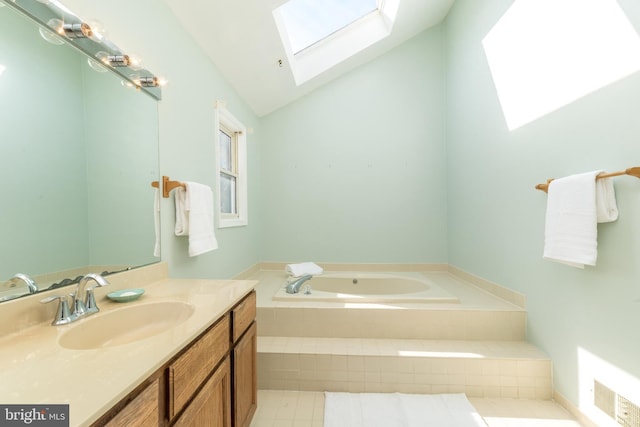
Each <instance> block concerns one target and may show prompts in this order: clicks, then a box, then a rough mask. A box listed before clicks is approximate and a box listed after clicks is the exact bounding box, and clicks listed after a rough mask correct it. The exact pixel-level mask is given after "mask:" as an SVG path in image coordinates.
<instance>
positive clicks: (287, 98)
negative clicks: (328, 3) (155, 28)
mask: <svg viewBox="0 0 640 427" xmlns="http://www.w3.org/2000/svg"><path fill="white" fill-rule="evenodd" d="M164 1H165V2H166V3H167V5H168V6H169V8H170V9H171V10H172V11H173V13H174V15H175V16H176V18H177V19H178V21H180V22H181V23H182V25H183V26H184V27H185V29H186V31H187V32H189V33H190V34H191V36H192V37H193V38H194V40H195V41H196V43H197V44H198V45H200V47H201V48H202V49H203V50H204V52H205V53H206V54H207V55H208V56H209V57H210V58H211V61H213V63H214V64H215V65H216V66H217V67H218V69H219V70H220V71H221V72H222V74H224V76H225V78H226V79H227V80H228V81H229V82H230V83H231V85H232V86H233V87H234V88H235V89H236V90H237V91H238V93H239V94H240V96H242V98H243V99H244V100H245V101H246V102H247V103H248V104H249V106H250V107H251V108H252V109H253V111H254V112H255V113H256V114H257V115H258V116H264V115H266V114H269V113H271V112H273V111H275V110H277V109H278V108H280V107H282V106H284V105H286V104H288V103H290V102H292V101H293V100H295V99H297V98H300V97H301V96H303V95H305V94H307V93H309V92H311V91H312V90H314V89H316V88H318V87H320V86H322V85H323V84H326V83H327V82H329V81H331V80H333V79H335V78H337V77H339V76H340V75H342V74H344V73H346V72H348V71H350V70H352V69H354V68H356V67H358V66H359V65H362V64H364V63H365V62H368V61H370V60H371V59H373V58H375V57H377V56H379V55H381V54H383V53H385V52H387V51H389V50H390V49H392V48H393V47H395V46H398V45H399V44H401V43H403V42H405V41H406V40H408V39H410V38H411V37H413V36H415V35H417V34H418V33H420V32H422V31H424V30H426V29H427V28H430V27H432V26H434V25H436V24H438V23H440V22H441V21H442V20H443V19H444V17H445V16H446V15H447V13H448V12H449V9H450V8H451V6H452V4H453V1H454V0H401V1H400V7H399V9H398V14H397V17H396V21H395V24H394V26H393V31H392V32H391V35H390V36H388V37H387V38H385V39H383V40H382V41H380V42H378V43H376V44H374V45H373V46H370V47H369V48H367V49H365V50H364V51H362V52H360V53H358V54H356V55H354V56H352V57H351V58H349V59H348V60H346V61H344V62H342V63H341V64H339V65H337V66H335V67H333V68H332V69H330V70H328V71H326V72H324V73H322V74H320V75H319V76H317V77H315V78H313V79H311V80H309V81H307V82H306V83H304V84H302V85H300V86H296V84H295V81H294V78H293V75H292V74H291V71H290V69H289V68H288V64H287V59H286V53H285V50H284V47H283V46H282V42H281V41H280V35H279V33H278V29H277V27H276V24H275V21H274V19H273V14H272V11H273V9H275V8H277V7H278V6H279V5H281V4H282V3H284V2H285V1H286V0H190V1H185V0H164ZM317 1H322V0H317ZM280 59H281V60H282V61H283V63H284V64H283V65H284V66H282V67H280V66H279V65H278V60H280Z"/></svg>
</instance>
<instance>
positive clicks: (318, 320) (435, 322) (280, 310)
mask: <svg viewBox="0 0 640 427" xmlns="http://www.w3.org/2000/svg"><path fill="white" fill-rule="evenodd" d="M526 317H527V313H526V311H524V310H453V309H442V310H436V309H418V308H416V309H389V308H350V309H345V308H326V307H325V308H319V307H304V308H290V307H258V310H257V318H258V335H260V336H272V337H276V336H292V337H323V338H327V337H341V338H386V339H398V338H399V339H424V340H496V341H497V340H509V341H522V340H524V339H525V333H526Z"/></svg>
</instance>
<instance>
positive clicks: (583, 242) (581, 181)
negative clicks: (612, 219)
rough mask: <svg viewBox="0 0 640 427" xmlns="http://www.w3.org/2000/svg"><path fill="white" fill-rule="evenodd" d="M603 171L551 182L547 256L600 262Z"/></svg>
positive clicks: (578, 263) (584, 262)
mask: <svg viewBox="0 0 640 427" xmlns="http://www.w3.org/2000/svg"><path fill="white" fill-rule="evenodd" d="M600 172H601V171H593V172H587V173H583V174H578V175H571V176H568V177H566V178H559V179H554V180H553V181H551V183H550V184H549V195H548V198H547V213H546V218H545V242H544V258H545V259H548V260H551V261H557V262H561V263H564V264H567V265H571V266H573V267H578V268H584V265H595V264H596V259H597V257H598V249H597V247H598V242H597V237H598V228H597V213H596V175H598V174H599V173H600Z"/></svg>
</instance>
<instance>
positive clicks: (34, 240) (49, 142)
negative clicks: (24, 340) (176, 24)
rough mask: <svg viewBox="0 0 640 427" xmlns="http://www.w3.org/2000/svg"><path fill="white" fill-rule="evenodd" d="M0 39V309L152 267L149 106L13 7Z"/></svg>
mask: <svg viewBox="0 0 640 427" xmlns="http://www.w3.org/2000/svg"><path fill="white" fill-rule="evenodd" d="M34 3H35V2H34ZM0 32H1V33H2V37H0V65H1V67H0V68H4V72H2V73H0V159H1V164H0V182H1V183H2V186H1V187H0V196H1V197H2V200H3V203H2V213H1V214H0V233H2V245H0V301H2V300H7V299H11V298H13V297H15V296H20V295H25V294H28V293H29V286H28V285H27V281H26V280H15V279H14V280H12V278H13V277H14V275H16V274H17V273H20V274H24V275H28V277H30V278H32V279H34V280H35V282H36V284H37V287H38V289H39V290H40V291H42V290H44V289H48V288H50V287H52V286H53V287H57V286H60V285H65V284H69V283H72V282H73V281H74V279H76V278H77V276H80V275H84V274H86V273H88V272H96V273H103V272H115V271H120V270H124V269H130V268H133V267H136V266H141V265H145V264H149V263H152V262H156V261H158V258H156V257H154V254H153V251H154V244H155V240H156V234H155V229H154V189H153V188H151V186H150V183H151V182H152V181H154V180H158V178H159V173H158V116H157V102H156V100H155V99H154V98H152V97H150V96H147V95H145V93H144V92H141V91H136V90H133V89H131V88H127V87H125V86H123V85H122V84H121V80H122V79H121V78H120V77H119V76H117V75H116V74H114V73H111V72H96V71H95V70H94V69H93V68H91V67H89V64H88V61H87V57H86V56H85V55H84V54H82V53H80V52H78V51H77V50H76V49H73V48H71V47H70V46H69V45H68V44H66V43H65V44H63V45H52V44H50V43H47V42H46V41H45V40H44V39H43V38H42V37H41V36H40V33H39V31H38V26H36V25H35V24H34V23H33V22H31V21H30V20H27V19H26V18H25V17H24V16H22V15H20V14H19V13H18V12H17V11H16V10H14V9H13V8H10V7H2V8H0ZM94 65H95V64H94ZM101 71H106V68H105V70H101ZM65 279H67V280H65Z"/></svg>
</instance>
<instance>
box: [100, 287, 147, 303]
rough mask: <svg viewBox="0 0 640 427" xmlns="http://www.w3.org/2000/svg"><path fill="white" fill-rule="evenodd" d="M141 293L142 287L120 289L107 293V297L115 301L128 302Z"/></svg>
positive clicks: (142, 291)
mask: <svg viewBox="0 0 640 427" xmlns="http://www.w3.org/2000/svg"><path fill="white" fill-rule="evenodd" d="M142 294H144V289H140V288H136V289H121V290H119V291H115V292H110V293H108V294H107V298H109V299H112V300H114V301H117V302H129V301H135V300H137V299H138V298H140V296H141V295H142Z"/></svg>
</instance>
